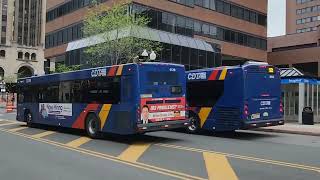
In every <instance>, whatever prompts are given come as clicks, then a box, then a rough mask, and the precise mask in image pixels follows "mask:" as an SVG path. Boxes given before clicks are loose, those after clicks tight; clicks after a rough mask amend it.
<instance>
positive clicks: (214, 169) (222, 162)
mask: <svg viewBox="0 0 320 180" xmlns="http://www.w3.org/2000/svg"><path fill="white" fill-rule="evenodd" d="M203 158H204V161H205V164H206V168H207V173H208V177H209V180H216V179H218V180H219V179H221V180H224V179H227V180H238V177H237V175H236V173H235V172H234V171H233V169H232V167H231V166H230V164H229V161H228V159H227V157H226V156H224V155H221V154H215V153H208V152H204V153H203Z"/></svg>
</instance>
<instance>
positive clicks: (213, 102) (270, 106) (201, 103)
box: [186, 62, 284, 133]
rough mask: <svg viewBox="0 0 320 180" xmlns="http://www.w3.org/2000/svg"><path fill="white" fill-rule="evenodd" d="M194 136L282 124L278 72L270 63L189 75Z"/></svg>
mask: <svg viewBox="0 0 320 180" xmlns="http://www.w3.org/2000/svg"><path fill="white" fill-rule="evenodd" d="M186 79H187V92H188V93H187V103H188V104H189V106H190V108H189V117H190V120H191V122H190V123H191V125H190V126H189V127H188V128H187V130H188V131H189V132H191V133H193V132H196V131H197V130H199V129H201V128H202V129H206V130H213V131H234V130H237V129H250V128H256V127H264V126H274V125H282V124H283V123H284V121H283V106H282V102H281V87H280V73H279V70H278V69H277V68H275V67H273V66H270V65H268V64H267V63H255V62H250V63H246V64H244V65H242V66H233V67H218V68H210V69H200V70H193V71H189V72H187V73H186Z"/></svg>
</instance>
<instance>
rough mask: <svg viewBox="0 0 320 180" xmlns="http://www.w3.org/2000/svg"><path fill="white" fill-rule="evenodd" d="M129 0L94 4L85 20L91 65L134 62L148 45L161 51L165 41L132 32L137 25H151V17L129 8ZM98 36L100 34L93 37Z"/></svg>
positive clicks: (87, 55)
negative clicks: (134, 12)
mask: <svg viewBox="0 0 320 180" xmlns="http://www.w3.org/2000/svg"><path fill="white" fill-rule="evenodd" d="M128 3H129V2H128V1H126V2H120V3H117V4H114V5H113V6H112V7H108V6H106V5H105V4H94V5H93V6H92V7H91V8H90V9H89V11H88V13H87V15H86V17H85V20H84V28H83V32H84V36H85V37H88V38H89V39H90V40H89V41H94V42H91V43H92V44H95V45H92V46H90V47H87V48H86V49H85V54H86V57H87V59H88V63H89V64H90V65H91V66H104V65H115V64H123V63H128V62H133V61H134V59H135V58H136V57H137V56H139V55H140V54H141V53H142V52H143V50H144V49H147V50H149V51H150V50H153V51H155V52H159V51H160V50H161V45H160V43H159V42H154V41H150V40H146V39H142V38H136V37H134V36H131V33H132V31H134V30H135V28H137V27H139V28H141V27H147V24H148V23H149V18H147V17H146V16H144V15H142V14H135V15H132V14H131V13H129V11H128ZM90 37H98V38H90Z"/></svg>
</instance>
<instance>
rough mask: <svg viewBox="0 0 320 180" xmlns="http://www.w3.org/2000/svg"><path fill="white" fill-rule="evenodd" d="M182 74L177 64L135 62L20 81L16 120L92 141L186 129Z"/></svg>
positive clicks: (182, 69)
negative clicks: (75, 132) (82, 133)
mask: <svg viewBox="0 0 320 180" xmlns="http://www.w3.org/2000/svg"><path fill="white" fill-rule="evenodd" d="M149 73H151V74H154V75H160V74H161V75H162V77H165V79H163V78H162V77H160V78H159V77H146V75H147V74H149ZM184 74H185V70H184V67H183V66H181V65H175V64H167V63H139V64H125V65H118V66H109V67H99V68H93V69H85V70H80V71H74V72H67V73H59V74H51V75H45V76H35V77H30V78H24V79H19V80H18V104H17V120H18V121H25V122H27V124H29V125H32V124H46V125H52V126H61V127H68V128H76V129H84V130H86V131H87V133H88V135H89V136H91V137H97V136H98V135H99V134H100V133H101V132H109V133H115V134H124V135H126V134H135V133H144V132H148V131H158V130H165V129H172V128H180V127H185V126H187V125H188V122H189V121H188V120H187V119H186V116H185V111H186V102H185V95H186V80H185V78H184Z"/></svg>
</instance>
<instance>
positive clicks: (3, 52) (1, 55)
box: [0, 50, 6, 58]
mask: <svg viewBox="0 0 320 180" xmlns="http://www.w3.org/2000/svg"><path fill="white" fill-rule="evenodd" d="M0 57H1V58H4V57H6V51H5V50H0Z"/></svg>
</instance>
